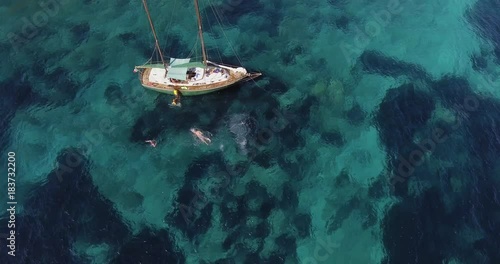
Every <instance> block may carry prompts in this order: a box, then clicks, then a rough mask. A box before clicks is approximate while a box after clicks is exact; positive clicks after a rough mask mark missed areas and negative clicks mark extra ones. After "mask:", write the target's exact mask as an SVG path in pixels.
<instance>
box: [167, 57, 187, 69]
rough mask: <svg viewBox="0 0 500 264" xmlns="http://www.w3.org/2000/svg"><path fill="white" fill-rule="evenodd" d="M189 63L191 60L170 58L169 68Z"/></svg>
mask: <svg viewBox="0 0 500 264" xmlns="http://www.w3.org/2000/svg"><path fill="white" fill-rule="evenodd" d="M189 61H191V59H177V58H170V66H171V67H174V66H177V65H180V64H185V63H188V62H189Z"/></svg>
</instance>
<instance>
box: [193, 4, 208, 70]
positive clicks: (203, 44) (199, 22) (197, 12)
mask: <svg viewBox="0 0 500 264" xmlns="http://www.w3.org/2000/svg"><path fill="white" fill-rule="evenodd" d="M194 7H195V9H196V16H197V17H198V34H199V35H200V42H201V52H202V54H203V64H205V66H206V65H207V53H206V52H205V42H204V41H203V30H202V29H201V16H200V8H199V6H198V0H194Z"/></svg>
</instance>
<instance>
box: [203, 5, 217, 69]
mask: <svg viewBox="0 0 500 264" xmlns="http://www.w3.org/2000/svg"><path fill="white" fill-rule="evenodd" d="M207 9H208V8H205V9H204V10H203V12H204V13H205V18H206V20H207V23H208V25H209V27H210V29H212V28H213V23H212V20H211V19H210V16H209V14H208V11H207ZM212 35H213V34H212ZM212 46H214V47H215V48H211V49H209V51H212V50H214V49H215V51H216V52H217V55H218V56H219V62H222V56H221V52H220V49H219V45H218V44H217V40H216V38H213V45H212Z"/></svg>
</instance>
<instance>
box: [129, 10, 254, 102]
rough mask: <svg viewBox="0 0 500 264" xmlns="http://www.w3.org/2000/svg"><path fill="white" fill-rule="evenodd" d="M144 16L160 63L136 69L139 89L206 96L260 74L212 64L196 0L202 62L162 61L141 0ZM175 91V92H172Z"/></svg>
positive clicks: (183, 60)
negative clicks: (140, 87)
mask: <svg viewBox="0 0 500 264" xmlns="http://www.w3.org/2000/svg"><path fill="white" fill-rule="evenodd" d="M142 3H143V5H144V9H145V11H146V15H147V17H148V20H149V24H150V26H151V31H152V33H153V37H154V39H155V48H156V50H157V51H158V55H159V57H160V59H161V61H158V62H153V61H152V59H150V60H149V61H148V62H146V63H145V64H143V65H140V66H135V68H134V72H136V73H138V75H139V80H140V81H141V84H142V86H144V88H147V89H151V90H154V91H157V92H160V93H167V94H176V93H179V92H180V94H182V95H183V96H193V95H201V94H207V93H211V92H215V91H219V90H222V89H225V88H227V87H229V86H231V85H233V84H236V83H238V82H241V81H244V80H251V79H254V78H256V77H258V76H260V75H261V73H259V72H248V71H247V69H245V68H244V67H242V66H231V65H227V64H223V63H215V62H212V61H210V60H208V58H207V52H206V50H205V43H204V41H203V30H202V23H201V16H200V10H199V6H198V0H194V7H195V11H196V16H197V20H198V37H199V40H200V42H201V53H202V56H203V60H202V61H191V58H170V60H169V61H168V62H166V61H165V57H164V56H163V53H162V50H161V48H160V44H159V41H158V37H157V34H156V31H155V27H154V25H153V22H152V20H151V15H150V13H149V9H148V5H147V3H146V0H142ZM175 91H177V92H176V93H174V92H175Z"/></svg>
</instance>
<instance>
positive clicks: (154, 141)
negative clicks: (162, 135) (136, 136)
mask: <svg viewBox="0 0 500 264" xmlns="http://www.w3.org/2000/svg"><path fill="white" fill-rule="evenodd" d="M145 142H146V143H149V145H151V146H152V147H153V148H156V144H158V142H156V140H154V139H150V140H146V141H145Z"/></svg>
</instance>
